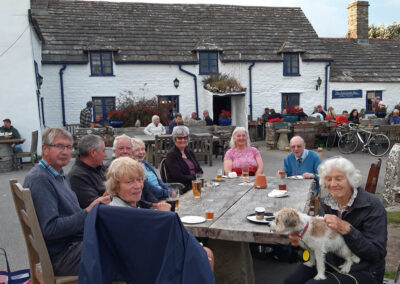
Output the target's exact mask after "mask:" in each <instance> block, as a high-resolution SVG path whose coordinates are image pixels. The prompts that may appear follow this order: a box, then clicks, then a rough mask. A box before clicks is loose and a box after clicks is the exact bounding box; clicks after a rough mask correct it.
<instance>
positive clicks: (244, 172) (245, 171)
mask: <svg viewBox="0 0 400 284" xmlns="http://www.w3.org/2000/svg"><path fill="white" fill-rule="evenodd" d="M242 177H243V179H244V180H248V179H249V167H247V166H244V167H242Z"/></svg>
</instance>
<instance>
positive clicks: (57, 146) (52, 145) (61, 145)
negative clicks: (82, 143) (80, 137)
mask: <svg viewBox="0 0 400 284" xmlns="http://www.w3.org/2000/svg"><path fill="white" fill-rule="evenodd" d="M46 146H48V147H54V148H56V149H57V150H59V151H63V150H65V149H66V150H68V151H72V146H71V145H63V144H46Z"/></svg>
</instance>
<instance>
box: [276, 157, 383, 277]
mask: <svg viewBox="0 0 400 284" xmlns="http://www.w3.org/2000/svg"><path fill="white" fill-rule="evenodd" d="M318 173H319V177H320V181H319V183H320V186H321V188H322V189H323V190H325V189H326V190H327V191H328V195H327V196H326V197H325V198H323V199H322V200H321V204H320V207H319V212H318V214H319V215H321V216H324V220H325V222H326V224H327V225H328V227H329V228H331V229H332V230H334V231H335V232H337V233H338V234H340V235H342V236H343V238H344V241H345V242H346V244H347V246H348V247H349V248H350V250H351V251H352V252H353V253H354V254H356V255H357V256H358V257H359V258H360V259H361V260H360V262H359V263H355V264H353V265H352V267H351V270H350V272H349V273H342V272H341V271H340V270H339V269H336V268H337V267H339V266H340V265H341V264H342V263H343V262H344V260H343V259H342V258H339V257H338V256H336V255H334V254H331V253H328V254H327V255H326V261H327V263H328V265H327V266H326V267H327V271H326V275H325V276H326V278H327V279H325V280H314V279H313V277H314V276H315V275H316V274H317V271H316V269H315V267H308V266H305V265H303V264H300V265H298V266H297V267H296V268H295V269H294V271H293V272H292V273H291V274H290V275H289V277H288V278H287V279H286V280H285V282H284V283H286V284H290V283H296V284H300V283H307V284H309V283H343V284H346V283H382V281H383V274H384V272H385V256H386V241H387V221H386V211H385V208H384V207H383V206H382V203H381V202H380V201H379V199H378V198H377V197H376V196H375V195H374V194H371V193H368V192H366V191H365V190H364V189H363V188H361V187H360V184H361V174H360V172H359V171H358V170H357V169H356V168H355V166H354V165H353V163H352V162H350V161H349V160H347V159H345V158H343V157H335V158H331V159H328V160H326V161H325V162H323V163H322V164H321V165H320V166H319V167H318ZM289 239H290V241H291V243H292V245H294V246H297V245H298V243H299V235H298V234H290V235H289Z"/></svg>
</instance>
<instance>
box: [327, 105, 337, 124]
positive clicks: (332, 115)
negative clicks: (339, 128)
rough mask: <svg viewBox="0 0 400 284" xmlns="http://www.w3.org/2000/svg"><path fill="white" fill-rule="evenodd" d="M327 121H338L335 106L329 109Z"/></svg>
mask: <svg viewBox="0 0 400 284" xmlns="http://www.w3.org/2000/svg"><path fill="white" fill-rule="evenodd" d="M325 120H333V121H335V120H336V113H335V109H334V108H333V106H330V107H328V113H327V114H326V116H325Z"/></svg>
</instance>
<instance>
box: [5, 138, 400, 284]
mask: <svg viewBox="0 0 400 284" xmlns="http://www.w3.org/2000/svg"><path fill="white" fill-rule="evenodd" d="M257 144H258V148H259V150H260V152H261V155H262V158H263V161H264V173H265V174H266V175H267V176H271V175H275V173H276V172H277V170H278V169H280V168H281V167H282V165H283V158H284V157H285V152H283V151H278V150H267V149H266V148H265V147H264V146H263V143H261V142H259V143H257ZM338 155H341V154H340V153H339V152H338V151H337V149H333V150H331V151H324V152H323V158H324V159H326V158H329V157H333V156H338ZM346 158H348V159H350V160H351V161H352V162H353V163H354V164H355V165H356V167H357V168H358V169H359V170H360V171H361V174H362V176H363V185H365V182H366V179H367V175H368V171H369V167H370V164H371V163H372V162H374V161H376V157H373V156H371V155H369V154H367V153H361V152H359V153H355V154H350V155H347V156H346ZM213 159H214V160H213V166H212V167H209V166H208V165H205V164H204V163H203V162H200V163H201V166H202V168H203V170H204V172H205V178H206V179H211V178H214V177H215V173H216V170H217V169H218V168H222V159H221V156H218V157H217V158H215V156H214V158H213ZM72 163H73V161H71V162H70V163H69V164H68V166H67V167H66V169H65V170H66V172H68V171H69V169H70V167H71V165H72ZM30 168H31V167H30V166H27V167H24V169H22V170H19V171H13V172H10V173H0V216H1V219H0V247H3V248H5V249H6V251H7V254H8V256H9V260H10V264H11V267H12V269H14V270H15V269H22V268H27V267H28V258H27V256H26V248H25V243H24V240H23V237H22V233H21V228H20V225H19V222H18V219H17V215H16V212H15V209H14V205H13V201H12V197H11V195H10V188H9V183H8V181H9V180H10V179H17V180H18V181H19V182H21V183H22V182H23V180H24V177H25V175H26V173H27V172H28V171H29V169H30ZM385 169H386V157H383V161H382V167H381V172H380V175H379V181H378V188H377V192H378V193H380V192H382V188H383V181H384V175H385ZM3 265H4V264H3V261H2V260H1V259H0V269H1V268H3V267H4V266H3ZM291 265H292V264H288V263H284V262H277V261H274V260H273V259H267V260H255V261H254V268H255V273H256V283H264V284H265V283H281V282H282V277H283V276H284V275H286V273H287V271H288V268H290V266H291ZM396 266H397V265H396Z"/></svg>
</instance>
